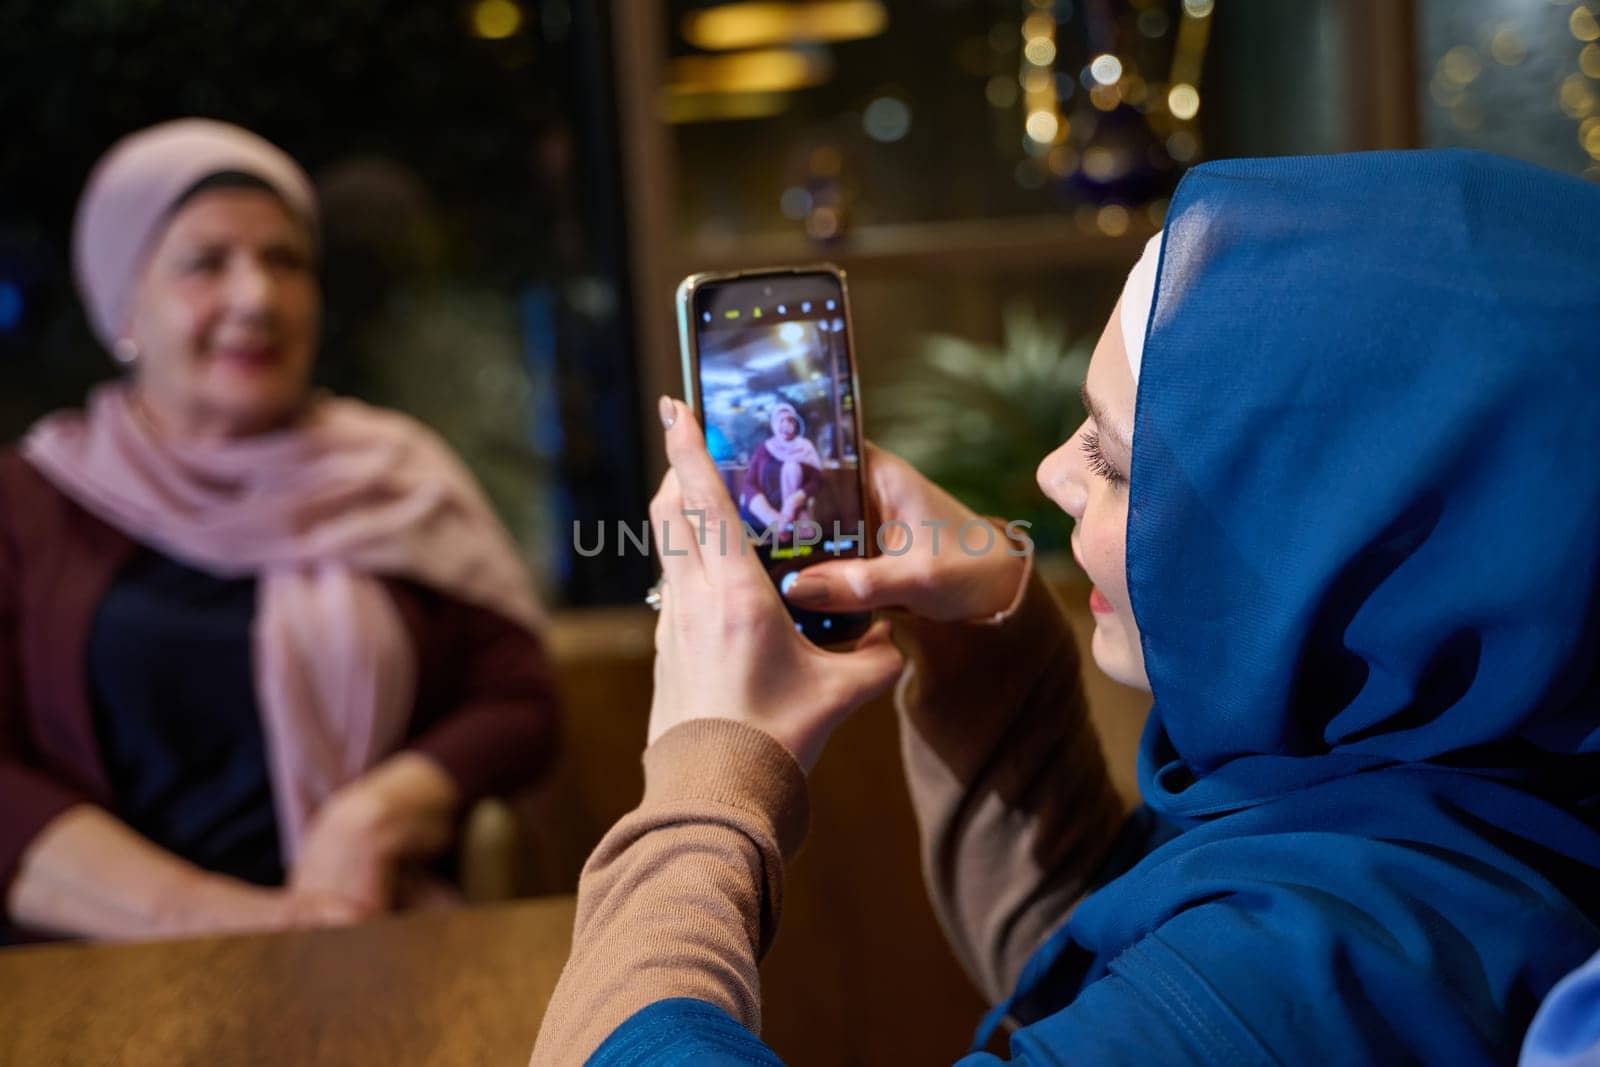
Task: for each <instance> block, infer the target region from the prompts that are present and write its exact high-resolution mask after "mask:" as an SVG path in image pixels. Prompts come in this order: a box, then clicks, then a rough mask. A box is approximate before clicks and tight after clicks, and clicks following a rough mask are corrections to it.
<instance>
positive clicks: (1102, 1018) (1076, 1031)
mask: <svg viewBox="0 0 1600 1067" xmlns="http://www.w3.org/2000/svg"><path fill="white" fill-rule="evenodd" d="M1048 1022H1049V1025H1048V1026H1042V1027H1029V1028H1027V1029H1024V1030H1020V1031H1018V1032H1017V1033H1016V1034H1014V1035H1013V1036H1012V1038H1011V1058H1010V1059H1009V1060H1005V1059H1001V1058H1000V1057H998V1056H994V1055H991V1054H989V1053H987V1052H974V1053H972V1054H971V1055H968V1056H965V1057H962V1058H961V1059H960V1060H959V1061H958V1062H957V1063H956V1067H1000V1065H1002V1064H1011V1065H1013V1067H1047V1065H1049V1067H1055V1065H1058V1064H1059V1065H1066V1064H1069V1063H1070V1064H1073V1065H1080V1064H1093V1065H1095V1067H1120V1065H1122V1064H1127V1065H1129V1067H1134V1065H1139V1067H1148V1065H1149V1064H1152V1063H1162V1064H1183V1063H1201V1062H1230V1061H1227V1060H1217V1059H1214V1058H1213V1059H1209V1060H1208V1058H1207V1050H1205V1049H1204V1048H1202V1047H1200V1046H1197V1045H1196V1044H1195V1043H1194V1041H1193V1040H1192V1039H1191V1037H1190V1036H1189V1035H1188V1034H1186V1033H1185V1032H1184V1031H1183V1030H1182V1029H1181V1028H1179V1027H1178V1026H1175V1025H1174V1024H1173V1022H1172V1021H1171V1019H1170V1018H1169V1017H1168V1016H1167V1015H1166V1013H1164V1012H1163V1011H1162V1010H1160V1008H1159V1006H1158V1005H1157V1004H1156V1003H1154V1002H1152V1001H1151V1000H1150V999H1149V998H1148V997H1147V996H1146V995H1145V994H1143V993H1141V992H1140V991H1139V990H1138V988H1137V986H1136V984H1135V983H1134V982H1130V981H1128V980H1127V979H1124V978H1121V977H1117V976H1113V977H1110V978H1107V979H1104V980H1103V981H1100V982H1097V983H1095V984H1094V985H1093V986H1091V987H1090V988H1089V989H1088V990H1087V991H1086V992H1085V993H1084V995H1083V996H1082V997H1081V998H1080V999H1079V1001H1078V1002H1077V1003H1075V1004H1074V1005H1073V1007H1072V1008H1071V1009H1069V1010H1068V1011H1066V1012H1063V1013H1061V1014H1060V1015H1058V1016H1055V1017H1053V1018H1052V1019H1051V1020H1048ZM1069 1050H1070V1051H1069ZM782 1062H783V1061H782V1060H780V1059H779V1058H778V1056H777V1054H776V1053H774V1052H773V1051H772V1050H771V1049H770V1048H768V1047H767V1046H766V1045H764V1044H762V1042H761V1039H760V1038H758V1037H756V1035H755V1034H752V1033H751V1032H750V1031H749V1030H747V1029H745V1028H744V1027H743V1026H740V1025H739V1024H738V1023H736V1022H734V1021H733V1019H732V1018H731V1017H730V1016H729V1015H728V1014H727V1013H726V1012H724V1011H723V1010H722V1009H721V1008H718V1007H716V1006H715V1005H712V1004H708V1003H706V1002H705V1001H703V1000H692V999H688V998H682V997H680V998H676V999H672V1000H658V1001H656V1002H655V1003H654V1004H651V1005H648V1006H647V1007H644V1008H642V1009H640V1010H639V1011H637V1012H635V1013H634V1014H633V1015H632V1016H630V1017H629V1018H628V1020H627V1021H626V1022H624V1023H623V1024H622V1025H621V1026H619V1027H617V1029H616V1030H614V1031H612V1033H611V1036H610V1037H608V1038H606V1040H605V1042H604V1044H602V1045H601V1046H600V1047H599V1048H598V1049H596V1050H595V1053H594V1055H593V1056H591V1057H590V1058H589V1065H590V1067H688V1065H690V1064H693V1065H695V1067H773V1065H781V1064H782ZM1252 1062H1256V1061H1255V1060H1253V1059H1251V1058H1249V1057H1243V1058H1239V1059H1236V1060H1232V1061H1231V1063H1237V1064H1249V1063H1252Z"/></svg>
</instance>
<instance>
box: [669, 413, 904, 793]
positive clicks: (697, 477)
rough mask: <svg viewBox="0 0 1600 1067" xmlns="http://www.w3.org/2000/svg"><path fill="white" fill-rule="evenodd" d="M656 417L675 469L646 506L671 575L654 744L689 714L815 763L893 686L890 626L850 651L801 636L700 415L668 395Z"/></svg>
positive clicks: (896, 664) (895, 666)
mask: <svg viewBox="0 0 1600 1067" xmlns="http://www.w3.org/2000/svg"><path fill="white" fill-rule="evenodd" d="M661 420H662V423H663V424H664V425H665V426H666V428H667V433H666V443H667V459H668V460H669V461H670V462H671V464H672V469H671V470H669V471H668V472H667V475H666V477H665V478H664V479H663V480H662V482H661V488H660V490H659V491H658V492H657V493H656V496H655V499H654V500H652V501H651V502H650V519H651V523H652V525H653V527H654V531H655V535H656V550H657V554H658V555H659V556H660V558H661V568H662V572H663V574H664V576H665V578H666V585H665V587H664V588H663V590H662V598H661V618H660V620H659V622H658V623H657V625H656V667H655V699H654V701H653V702H652V704H651V708H650V740H651V741H654V740H655V739H656V738H657V737H660V736H661V735H662V734H663V733H665V732H666V731H668V730H670V729H671V728H672V727H674V726H676V725H678V724H679V723H682V722H687V721H688V720H690V719H696V718H707V717H710V718H724V719H734V720H736V721H739V722H743V723H747V724H749V725H751V726H755V727H757V728H759V729H761V730H764V731H766V732H767V733H768V734H770V735H771V736H772V737H773V738H775V739H776V740H777V741H778V742H779V743H781V744H782V745H783V746H784V747H785V748H787V749H788V750H789V752H790V753H791V754H792V755H793V756H794V757H795V759H796V760H798V761H799V763H800V765H801V766H802V767H803V768H805V769H807V770H809V769H810V768H811V766H812V765H813V764H814V763H815V762H816V759H817V756H818V755H819V754H820V753H821V751H822V746H823V743H824V742H825V741H826V740H827V738H828V735H829V734H830V733H831V732H832V731H833V728H834V727H835V726H837V725H838V724H839V723H840V722H841V721H842V720H843V719H844V718H845V717H846V716H847V715H848V714H849V713H850V712H851V711H853V710H855V709H856V708H857V707H859V706H861V705H862V704H863V703H865V702H866V701H868V700H870V699H871V698H872V697H874V696H876V695H877V694H878V693H880V692H882V691H883V690H885V689H887V688H888V687H889V686H890V685H891V684H893V682H894V680H895V679H896V678H897V677H898V676H899V673H900V667H901V657H900V653H899V652H898V651H897V650H896V649H895V647H894V646H893V645H892V644H891V643H890V642H889V638H888V627H887V625H885V624H880V625H878V626H875V627H873V628H872V629H871V630H870V631H868V633H867V635H866V636H865V637H863V638H862V639H861V641H860V642H859V643H858V644H857V646H856V648H855V650H854V651H851V652H827V651H824V650H822V649H820V648H818V647H817V646H816V645H814V644H812V643H811V642H810V641H808V640H806V639H805V638H804V637H802V636H800V634H799V633H797V632H796V631H795V626H794V622H793V621H792V620H791V619H790V618H789V614H788V612H787V611H786V610H785V608H784V605H783V601H782V599H781V598H780V597H779V596H778V592H777V589H776V588H775V587H774V586H773V584H772V580H771V579H770V578H768V577H767V574H766V572H765V571H764V570H763V569H762V566H761V563H760V560H759V559H758V558H757V556H756V553H755V551H754V550H753V549H749V548H748V547H747V546H746V544H745V542H744V540H743V536H742V534H743V528H742V526H741V525H740V522H739V512H738V510H737V509H736V508H735V507H734V504H733V501H732V500H731V499H729V497H728V491H727V488H726V487H725V486H724V485H723V483H722V478H721V476H720V475H719V474H718V472H717V467H716V464H715V463H713V462H712V459H711V456H710V454H709V453H708V452H707V451H706V446H705V438H704V436H703V434H702V432H701V429H700V425H699V423H697V422H696V421H695V419H694V416H693V415H692V414H691V413H690V412H689V410H688V409H687V408H685V407H684V406H683V405H682V404H680V403H677V402H676V401H673V400H671V399H669V398H665V397H664V398H662V401H661Z"/></svg>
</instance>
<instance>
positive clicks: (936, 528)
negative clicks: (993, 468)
mask: <svg viewBox="0 0 1600 1067" xmlns="http://www.w3.org/2000/svg"><path fill="white" fill-rule="evenodd" d="M867 473H868V477H869V481H868V485H869V489H870V492H871V495H872V499H871V500H870V501H869V502H868V504H869V507H871V508H873V509H874V510H875V512H876V520H877V523H878V524H879V527H880V529H881V530H882V531H883V533H882V542H881V545H882V548H883V550H884V551H883V554H881V555H878V556H874V557H871V558H867V559H839V560H830V561H828V562H826V563H819V564H817V565H816V566H814V567H808V568H807V569H806V570H805V571H804V572H803V573H802V574H801V576H800V577H799V579H797V580H796V581H795V582H794V584H793V585H791V586H790V588H789V591H788V594H787V595H788V598H789V600H790V602H791V603H793V604H796V605H798V606H800V607H803V608H807V609H810V610H812V611H841V612H842V611H872V610H875V609H878V608H905V609H906V610H908V611H910V612H911V613H912V614H915V615H920V616H922V617H923V618H926V619H934V620H937V621H952V622H953V621H962V620H968V619H980V618H985V617H988V616H992V615H994V614H996V613H997V612H1001V611H1004V610H1005V609H1006V608H1008V607H1010V606H1011V603H1012V602H1013V600H1015V599H1016V596H1017V593H1018V591H1019V590H1020V589H1021V586H1022V580H1023V576H1024V575H1025V574H1026V573H1027V560H1026V555H1027V551H1025V550H1024V548H1019V546H1018V545H1017V544H1016V543H1014V542H1013V541H1012V539H1011V538H1009V537H1007V536H1006V534H1005V533H1004V532H1003V531H1001V530H998V529H995V527H994V526H993V525H992V524H991V523H989V522H988V521H987V520H985V519H981V518H979V517H978V516H977V515H976V514H975V513H974V512H973V511H972V509H971V508H968V507H967V506H966V505H965V504H963V503H961V501H959V500H957V499H956V498H955V497H953V496H951V495H950V494H949V493H947V492H945V491H944V490H943V489H940V488H939V487H938V486H937V485H934V484H933V483H932V482H930V481H928V479H927V478H924V477H923V476H922V475H921V474H920V473H919V472H918V471H917V469H916V468H915V467H913V466H911V464H909V463H907V462H906V461H905V460H903V459H901V458H900V457H899V456H896V455H894V454H893V453H890V452H885V451H884V450H883V449H881V448H877V447H875V446H873V445H870V444H869V445H868V446H867ZM1025 548H1026V549H1027V550H1031V545H1029V546H1025Z"/></svg>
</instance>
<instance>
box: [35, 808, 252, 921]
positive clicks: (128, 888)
mask: <svg viewBox="0 0 1600 1067" xmlns="http://www.w3.org/2000/svg"><path fill="white" fill-rule="evenodd" d="M271 903H272V902H271V894H270V893H269V892H267V891H265V890H259V889H256V888H255V887H252V886H249V885H247V884H245V883H243V882H237V881H235V880H233V879H228V878H224V877H222V876H219V875H213V874H210V873H208V872H206V871H203V870H201V869H200V868H198V867H196V866H194V865H193V864H191V863H189V862H188V861H186V860H183V859H180V858H179V857H178V856H175V855H173V854H172V853H170V852H168V851H166V850H164V849H162V848H160V847H158V846H156V845H155V844H153V843H151V842H150V841H148V840H146V839H145V838H143V837H141V836H140V835H139V834H137V833H135V832H134V831H133V830H132V829H131V828H130V827H129V826H127V825H126V824H125V823H123V822H121V821H120V820H118V819H116V818H115V817H114V816H112V815H111V814H110V813H108V812H106V811H105V810H103V809H101V808H97V807H94V806H92V805H89V804H81V805H78V806H76V807H73V808H70V809H68V810H67V811H65V812H63V813H62V814H61V815H59V816H57V817H56V818H55V819H53V820H52V821H51V822H50V823H48V824H47V825H46V826H45V828H44V830H43V831H41V832H40V834H39V835H38V837H36V838H35V839H34V841H33V843H32V844H31V845H30V846H29V847H28V849H27V851H26V852H25V853H24V854H23V860H22V864H21V866H20V867H19V869H18V872H17V876H16V878H15V879H14V880H13V881H12V883H11V887H10V889H9V891H8V893H7V897H6V911H7V913H8V915H9V916H10V917H11V919H12V920H13V921H14V922H17V923H19V924H21V925H23V926H27V927H31V928H34V929H39V930H47V931H51V932H54V933H60V934H67V935H73V936H79V937H89V938H97V939H108V940H133V939H142V938H160V937H177V936H182V935H185V934H190V933H197V932H201V931H211V930H218V929H245V928H250V927H253V926H257V925H265V924H266V923H267V921H268V916H269V911H270V908H271Z"/></svg>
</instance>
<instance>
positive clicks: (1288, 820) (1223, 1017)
mask: <svg viewBox="0 0 1600 1067" xmlns="http://www.w3.org/2000/svg"><path fill="white" fill-rule="evenodd" d="M1129 491H1130V493H1131V498H1130V507H1129V518H1128V538H1127V540H1128V581H1129V591H1130V595H1131V598H1132V605H1133V612H1134V615H1135V617H1136V618H1137V620H1138V622H1139V628H1140V631H1141V635H1142V639H1143V645H1144V654H1145V666H1146V670H1147V672H1148V674H1149V678H1150V682H1151V687H1152V689H1153V691H1154V695H1155V704H1154V709H1153V710H1152V712H1151V714H1150V719H1149V722H1148V725H1147V727H1146V730H1145V733H1144V736H1143V739H1142V741H1141V745H1140V753H1139V780H1140V787H1141V790H1142V792H1143V795H1144V800H1145V807H1144V808H1143V809H1141V811H1140V812H1139V813H1138V815H1137V816H1136V817H1135V819H1134V820H1132V822H1131V823H1130V825H1129V828H1128V830H1127V832H1126V833H1125V834H1124V840H1123V842H1122V845H1121V849H1120V853H1119V858H1118V859H1117V860H1116V861H1115V862H1114V863H1113V865H1112V868H1111V870H1110V871H1109V872H1108V880H1107V881H1106V882H1105V884H1103V885H1102V886H1101V887H1100V888H1099V889H1098V890H1097V891H1096V892H1094V893H1093V894H1092V895H1091V896H1089V897H1088V898H1087V899H1086V900H1085V901H1084V902H1083V903H1082V904H1081V905H1080V906H1079V907H1078V909H1077V910H1076V912H1075V913H1074V914H1073V916H1072V918H1071V921H1070V922H1069V923H1067V924H1066V925H1065V926H1064V927H1063V928H1062V929H1061V931H1060V932H1059V933H1058V934H1057V935H1055V936H1054V937H1053V938H1052V939H1051V940H1050V941H1049V942H1048V943H1047V944H1046V945H1044V946H1043V947H1042V948H1041V950H1040V951H1039V952H1038V953H1037V954H1036V955H1035V957H1034V958H1033V960H1032V961H1031V962H1030V964H1029V966H1028V968H1027V969H1026V971H1025V973H1024V975H1023V977H1022V980H1021V982H1020V983H1019V987H1018V993H1017V995H1016V996H1015V997H1014V998H1013V999H1012V1001H1010V1002H1009V1003H1008V1004H1007V1005H1005V1006H1003V1007H1004V1008H1005V1009H1007V1010H1009V1011H1010V1012H1011V1014H1012V1015H1013V1016H1015V1017H1016V1018H1018V1019H1019V1020H1021V1021H1022V1022H1023V1023H1024V1024H1025V1025H1024V1027H1023V1028H1022V1029H1020V1030H1019V1031H1017V1032H1016V1033H1015V1034H1013V1035H1012V1039H1011V1052H1012V1055H1013V1056H1014V1057H1015V1058H1016V1059H1017V1060H1018V1061H1019V1062H1027V1063H1059V1062H1066V1063H1075V1064H1076V1063H1084V1064H1095V1065H1099V1064H1105V1063H1129V1064H1167V1063H1210V1064H1227V1065H1230V1067H1231V1065H1234V1064H1244V1063H1285V1064H1305V1063H1314V1064H1318V1065H1319V1067H1329V1065H1338V1064H1370V1063H1414V1062H1425V1063H1441V1064H1449V1065H1450V1067H1464V1065H1468V1064H1478V1063H1495V1062H1512V1061H1514V1059H1515V1057H1516V1051H1517V1047H1518V1043H1519V1041H1520V1040H1521V1037H1522V1034H1523V1031H1524V1030H1525V1029H1526V1027H1527V1024H1528V1021H1529V1020H1530V1019H1531V1018H1532V1016H1533V1013H1534V1010H1535V1009H1536V1008H1537V1006H1538V1004H1539V1000H1540V998H1541V997H1543V996H1544V994H1545V993H1546V992H1547V991H1548V990H1549V989H1550V988H1551V986H1552V985H1554V984H1555V982H1556V981H1557V980H1558V979H1559V978H1560V977H1561V976H1562V975H1563V974H1564V973H1566V972H1567V971H1569V970H1571V969H1572V968H1573V967H1574V966H1576V965H1577V964H1579V963H1580V962H1581V961H1582V960H1584V959H1585V958H1586V957H1587V956H1589V955H1590V954H1591V953H1592V952H1594V951H1595V950H1596V949H1597V948H1600V929H1597V927H1596V925H1595V923H1594V921H1593V919H1594V918H1595V917H1596V916H1597V915H1600V831H1597V814H1600V757H1597V755H1596V752H1597V749H1600V598H1597V581H1600V188H1596V187H1594V186H1591V185H1588V184H1585V183H1583V182H1581V181H1578V180H1576V179H1571V178H1566V177H1562V176H1559V175H1556V174H1552V173H1549V172H1546V171H1543V170H1540V169H1537V168H1534V167H1530V166H1525V165H1522V164H1518V163H1513V162H1510V161H1507V160H1503V159H1498V158H1494V157H1490V156H1485V155H1481V154H1477V153H1471V152H1460V151H1446V152H1405V153H1375V154H1362V155H1350V156H1333V157H1319V158H1304V159H1271V160H1244V161H1230V162H1221V163H1212V164H1207V165H1204V166H1201V167H1198V168H1195V169H1194V170H1192V171H1191V172H1190V173H1189V174H1188V175H1187V176H1186V177H1185V179H1184V181H1183V182H1182V184H1181V185H1180V187H1179V189H1178V190H1177V193H1176V195H1175V196H1174V198H1173V201H1172V206H1171V209H1170V212H1169V215H1168V223H1167V231H1166V238H1165V242H1164V247H1163V252H1162V261H1161V265H1160V271H1159V277H1158V281H1157V288H1156V299H1155V302H1154V305H1153V307H1152V311H1151V317H1150V320H1149V329H1148V333H1147V338H1146V343H1145V349H1144V358H1143V364H1142V369H1141V376H1140V381H1139V393H1138V401H1137V410H1136V423H1135V432H1134V450H1133V469H1132V476H1131V486H1130V490H1129ZM1111 875H1115V876H1114V877H1111ZM702 1009H707V1006H705V1005H701V1006H700V1007H699V1008H698V1009H696V1008H694V1007H693V1006H689V1007H687V1008H685V1007H684V1006H683V1005H681V1004H680V1005H679V1006H678V1007H676V1008H672V1007H668V1006H666V1005H663V1006H662V1007H661V1009H660V1010H661V1011H663V1012H672V1011H679V1012H682V1013H683V1014H682V1015H681V1016H680V1018H681V1019H685V1020H686V1019H688V1018H689V1017H690V1016H691V1015H693V1014H694V1012H695V1011H700V1013H701V1014H702V1015H704V1014H705V1011H704V1010H702ZM707 1010H711V1011H712V1012H713V1013H714V1009H707ZM649 1013H650V1010H649V1009H647V1011H646V1012H645V1013H641V1015H642V1016H643V1015H648V1014H649ZM723 1018H724V1019H725V1018H726V1017H723ZM658 1021H659V1020H658ZM717 1025H721V1024H717ZM729 1025H731V1021H729ZM706 1026H707V1027H709V1029H704V1030H702V1029H700V1028H699V1024H696V1026H695V1027H690V1028H689V1029H685V1030H681V1031H678V1032H679V1033H680V1034H687V1033H689V1032H690V1031H691V1030H692V1031H693V1032H695V1033H703V1034H710V1033H711V1032H712V1031H714V1030H715V1029H716V1026H712V1025H711V1024H706ZM643 1032H644V1030H643V1029H642V1028H636V1029H633V1030H630V1029H629V1027H628V1026H625V1027H624V1028H623V1030H621V1031H619V1032H618V1034H617V1035H616V1036H617V1037H618V1038H619V1040H618V1041H617V1042H614V1043H610V1048H609V1050H602V1051H610V1052H620V1051H621V1050H623V1049H625V1048H627V1047H629V1045H628V1039H629V1037H630V1035H634V1034H641V1033H643ZM721 1037H722V1039H728V1038H729V1035H728V1033H727V1032H726V1027H723V1032H722V1034H721ZM634 1047H636V1048H637V1047H638V1046H634ZM710 1047H712V1046H709V1045H708V1046H705V1048H710ZM730 1047H731V1046H730ZM741 1047H743V1048H744V1051H745V1053H748V1054H750V1055H751V1057H752V1059H753V1058H754V1054H753V1052H752V1051H751V1050H752V1049H754V1048H757V1047H758V1046H755V1045H754V1043H753V1039H752V1041H751V1043H750V1045H749V1046H748V1047H745V1046H741ZM603 1058H604V1057H602V1059H603ZM667 1058H668V1059H670V1057H667ZM625 1061H626V1057H625V1056H623V1057H619V1058H618V1059H617V1060H616V1061H614V1062H625ZM607 1062H613V1061H609V1060H608V1061H607ZM727 1062H734V1061H733V1060H732V1059H729V1060H728V1061H727ZM746 1062H748V1061H746ZM966 1062H970V1063H971V1064H974V1065H976V1064H979V1063H987V1062H992V1060H991V1058H990V1057H987V1056H984V1055H982V1054H975V1055H974V1056H972V1057H970V1060H969V1061H966Z"/></svg>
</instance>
